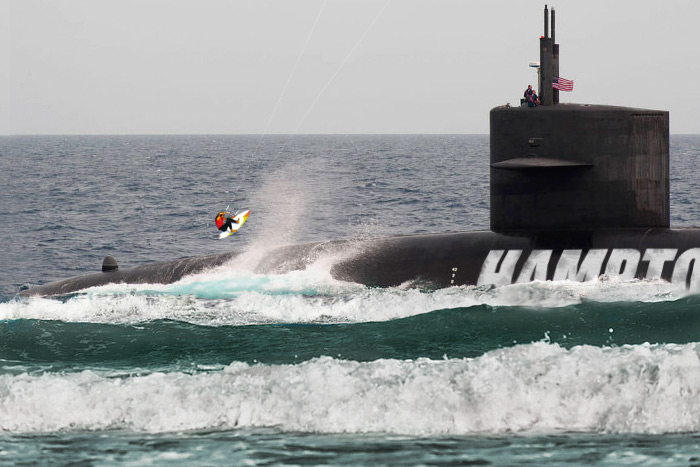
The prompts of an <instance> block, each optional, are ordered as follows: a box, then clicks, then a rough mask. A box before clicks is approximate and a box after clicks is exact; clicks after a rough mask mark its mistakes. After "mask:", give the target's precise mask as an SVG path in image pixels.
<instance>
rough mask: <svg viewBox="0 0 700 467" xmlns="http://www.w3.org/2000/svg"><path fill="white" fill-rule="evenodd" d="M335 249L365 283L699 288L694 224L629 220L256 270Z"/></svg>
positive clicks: (189, 269) (156, 269)
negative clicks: (611, 280)
mask: <svg viewBox="0 0 700 467" xmlns="http://www.w3.org/2000/svg"><path fill="white" fill-rule="evenodd" d="M241 253H242V252H232V253H226V254H219V255H211V256H202V257H193V258H185V259H180V260H176V261H169V262H162V263H154V264H149V265H143V266H137V267H133V268H128V269H117V270H114V271H109V272H99V273H95V274H88V275H84V276H79V277H74V278H71V279H66V280H62V281H57V282H51V283H48V284H45V285H40V286H36V287H32V288H30V289H28V290H25V291H23V292H21V295H23V296H31V295H62V294H69V293H73V292H77V291H80V290H84V289H86V288H89V287H95V286H100V285H105V284H117V283H126V284H146V283H154V284H168V283H172V282H176V281H178V280H180V279H182V278H183V277H185V276H187V275H191V274H196V273H199V272H202V271H204V270H207V269H211V268H214V267H217V266H221V265H224V264H225V263H227V262H229V261H230V260H232V259H233V258H235V257H237V256H239V255H240V254H241ZM327 256H331V257H333V258H338V259H337V260H336V261H335V262H334V264H333V266H332V267H331V274H332V276H333V277H334V278H335V279H338V280H344V281H349V282H357V283H361V284H365V285H367V286H370V287H391V286H399V285H402V284H410V285H415V286H420V287H428V288H442V287H450V286H460V285H486V284H493V285H507V284H512V283H518V282H530V281H533V280H572V281H588V280H592V279H595V278H597V277H599V276H600V275H606V276H608V277H619V278H621V279H623V280H631V279H635V278H637V279H649V280H654V279H663V280H666V281H670V282H673V283H675V284H678V285H682V286H684V287H690V288H700V271H698V270H697V269H698V268H695V267H694V266H695V264H696V263H697V261H696V260H700V229H687V230H670V229H627V230H601V231H594V232H561V231H559V232H533V233H513V234H508V233H495V232H491V231H482V232H463V233H449V234H433V235H409V236H401V237H388V238H379V239H372V240H357V241H334V242H324V243H309V244H303V245H293V246H287V247H282V248H277V249H274V250H271V251H269V252H266V253H265V254H264V255H262V257H261V258H260V259H259V260H258V261H257V262H256V265H255V266H254V267H253V270H254V272H257V273H265V274H271V273H273V274H274V273H284V272H288V271H292V270H299V269H304V268H305V267H306V266H308V265H309V264H312V263H314V262H315V261H317V260H318V259H320V258H323V257H327Z"/></svg>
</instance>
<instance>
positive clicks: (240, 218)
mask: <svg viewBox="0 0 700 467" xmlns="http://www.w3.org/2000/svg"><path fill="white" fill-rule="evenodd" d="M249 214H250V209H246V210H245V211H242V212H239V213H238V214H236V215H235V216H233V220H234V221H237V222H238V223H237V224H235V223H234V224H232V225H231V228H230V229H228V230H226V231H224V232H221V233H220V234H219V238H226V237H228V236H229V235H233V234H235V233H236V232H238V229H240V228H241V226H242V225H243V224H245V221H247V220H248V215H249Z"/></svg>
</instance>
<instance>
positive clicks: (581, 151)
mask: <svg viewBox="0 0 700 467" xmlns="http://www.w3.org/2000/svg"><path fill="white" fill-rule="evenodd" d="M549 18H550V16H549V11H548V9H547V6H545V9H544V35H543V36H542V37H541V38H540V70H539V78H540V79H539V89H538V91H539V97H540V101H541V105H538V106H537V107H527V106H520V107H511V106H508V105H506V106H501V107H496V108H494V109H492V110H491V170H490V172H491V173H490V175H491V229H492V230H493V231H496V232H499V231H500V232H512V231H516V232H517V231H525V232H528V231H534V230H579V231H581V230H582V231H591V230H598V229H606V228H649V227H659V228H668V227H669V226H670V221H669V175H668V174H669V164H668V160H669V135H668V133H669V123H668V122H669V119H668V112H667V111H660V110H647V109H638V108H629V107H617V106H607V105H589V104H560V103H559V90H557V89H554V88H553V87H552V83H553V80H554V78H555V77H558V76H559V45H558V44H556V43H555V16H554V10H552V11H551V26H552V30H551V36H550V34H549ZM524 87H525V86H523V88H524Z"/></svg>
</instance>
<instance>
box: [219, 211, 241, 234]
mask: <svg viewBox="0 0 700 467" xmlns="http://www.w3.org/2000/svg"><path fill="white" fill-rule="evenodd" d="M226 214H231V213H230V212H223V211H222V212H220V213H219V214H217V215H216V221H215V222H216V228H217V229H219V230H221V231H222V232H226V231H227V230H229V229H232V228H233V224H238V221H237V220H235V219H234V218H233V217H226Z"/></svg>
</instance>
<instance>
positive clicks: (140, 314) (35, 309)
mask: <svg viewBox="0 0 700 467" xmlns="http://www.w3.org/2000/svg"><path fill="white" fill-rule="evenodd" d="M319 265H321V266H319ZM329 269H330V266H329V265H328V264H327V263H324V262H320V263H316V264H315V265H311V266H310V267H308V268H307V269H306V270H303V271H292V272H289V273H286V274H280V275H258V274H254V273H251V272H247V271H240V270H235V269H226V268H220V269H218V270H216V271H212V272H208V273H205V274H200V275H196V276H190V277H188V278H185V279H183V280H182V281H179V282H177V283H174V284H168V285H127V284H121V285H108V286H103V287H98V288H94V289H89V290H88V292H87V293H85V294H79V295H76V296H74V297H71V298H69V299H67V300H65V301H60V300H56V299H48V298H37V297H33V298H29V299H21V300H14V301H10V302H8V303H1V304H0V320H7V319H44V320H60V321H66V322H92V323H113V324H137V323H143V322H147V321H151V320H157V319H172V320H178V321H184V322H190V323H193V324H199V325H211V326H218V325H249V324H266V323H309V322H325V323H338V322H369V321H389V320H394V319H400V318H406V317H409V316H415V315H419V314H422V313H428V312H431V311H434V310H443V309H455V308H469V307H473V306H478V305H490V306H494V307H506V306H524V307H531V308H558V307H565V306H570V305H576V304H579V303H582V302H586V301H591V302H660V301H674V300H678V299H680V298H682V297H684V296H686V295H687V294H688V292H687V291H685V290H683V289H682V288H678V287H677V286H674V285H673V284H670V283H668V282H664V281H631V282H622V281H619V280H602V281H600V280H596V281H591V282H585V283H579V282H569V281H562V282H531V283H527V284H514V285H510V286H504V287H496V288H493V287H474V286H460V287H451V288H446V289H438V290H432V291H431V290H420V289H416V288H412V287H409V286H406V287H391V288H369V287H365V286H363V285H360V284H356V283H348V282H341V281H337V280H334V279H332V278H331V276H330V273H329V272H328V271H329Z"/></svg>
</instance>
